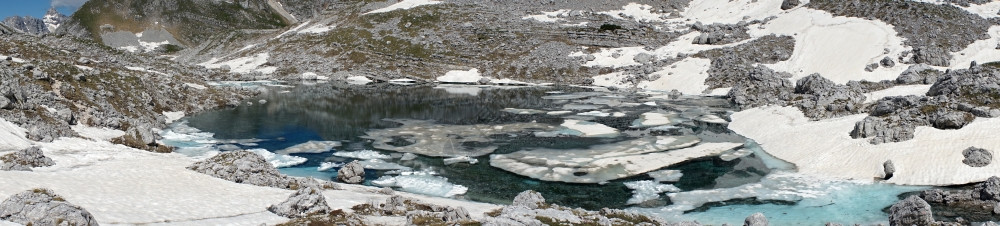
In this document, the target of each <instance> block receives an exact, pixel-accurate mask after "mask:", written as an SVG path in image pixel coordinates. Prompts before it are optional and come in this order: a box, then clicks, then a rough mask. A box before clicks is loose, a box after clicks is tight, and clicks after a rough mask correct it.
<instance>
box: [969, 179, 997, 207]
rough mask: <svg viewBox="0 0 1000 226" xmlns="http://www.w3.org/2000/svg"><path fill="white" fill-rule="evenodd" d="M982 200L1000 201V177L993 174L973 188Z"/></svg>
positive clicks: (974, 192)
mask: <svg viewBox="0 0 1000 226" xmlns="http://www.w3.org/2000/svg"><path fill="white" fill-rule="evenodd" d="M972 192H973V194H974V195H978V196H979V199H981V200H993V201H1000V177H997V176H992V177H990V178H989V179H986V181H983V182H982V183H979V184H976V188H975V189H973V190H972Z"/></svg>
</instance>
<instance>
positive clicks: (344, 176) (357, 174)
mask: <svg viewBox="0 0 1000 226" xmlns="http://www.w3.org/2000/svg"><path fill="white" fill-rule="evenodd" d="M337 180H340V181H343V182H344V183H348V184H360V183H361V182H362V181H365V168H364V167H363V166H361V163H359V162H358V160H354V161H351V162H350V163H347V165H344V167H341V168H340V170H337Z"/></svg>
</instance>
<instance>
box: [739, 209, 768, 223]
mask: <svg viewBox="0 0 1000 226" xmlns="http://www.w3.org/2000/svg"><path fill="white" fill-rule="evenodd" d="M767 225H768V223H767V218H766V217H764V214H763V213H759V212H758V213H754V214H752V215H750V216H749V217H747V219H746V220H743V226H767Z"/></svg>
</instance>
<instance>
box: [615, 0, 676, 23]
mask: <svg viewBox="0 0 1000 226" xmlns="http://www.w3.org/2000/svg"><path fill="white" fill-rule="evenodd" d="M599 14H605V15H608V16H611V17H614V18H617V19H622V20H627V18H625V17H629V18H632V19H634V20H635V21H636V22H645V23H648V22H663V21H664V19H663V18H665V17H667V16H669V14H660V13H656V12H653V7H652V6H650V5H645V4H638V3H634V2H630V3H628V5H625V6H623V7H622V9H621V10H611V11H606V12H600V13H599Z"/></svg>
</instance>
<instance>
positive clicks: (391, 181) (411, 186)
mask: <svg viewBox="0 0 1000 226" xmlns="http://www.w3.org/2000/svg"><path fill="white" fill-rule="evenodd" d="M371 183H372V184H374V185H377V186H380V187H397V188H399V189H400V190H403V191H405V192H412V193H417V194H424V195H430V196H438V197H455V196H458V195H464V194H465V192H467V191H468V190H469V188H467V187H465V186H462V185H456V184H452V183H450V182H448V178H444V177H440V176H434V175H433V174H431V173H426V172H409V173H404V175H399V176H382V177H379V178H378V179H376V180H374V181H372V182H371Z"/></svg>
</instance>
